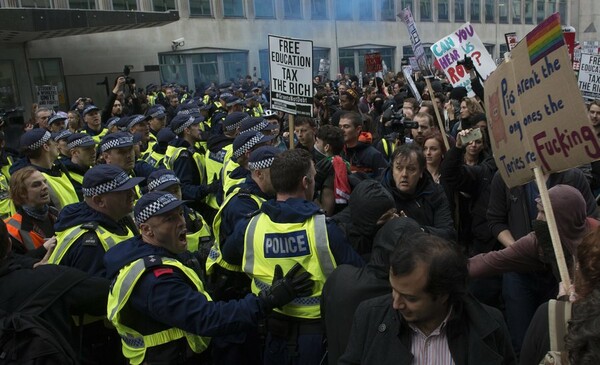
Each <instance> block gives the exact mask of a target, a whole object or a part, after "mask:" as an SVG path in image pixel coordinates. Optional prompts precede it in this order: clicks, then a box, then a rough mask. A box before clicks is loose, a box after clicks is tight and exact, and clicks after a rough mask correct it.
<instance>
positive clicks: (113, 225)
mask: <svg viewBox="0 0 600 365" xmlns="http://www.w3.org/2000/svg"><path fill="white" fill-rule="evenodd" d="M142 180H144V178H140V177H134V178H130V177H129V175H128V174H127V173H126V172H125V171H124V170H123V169H121V168H119V167H117V166H115V165H106V164H103V165H97V166H94V167H92V168H91V169H89V170H88V171H87V172H86V173H85V175H84V176H83V185H82V189H81V190H82V192H83V196H84V201H83V202H82V203H78V204H72V205H69V206H68V207H66V208H65V209H63V210H62V211H61V212H60V214H59V216H58V220H57V221H56V224H55V230H56V236H57V243H56V247H55V249H54V252H53V253H52V256H50V260H49V262H50V263H53V264H61V265H66V266H71V267H75V268H77V269H80V270H82V271H85V272H87V273H89V274H91V275H95V276H104V273H105V270H104V263H103V258H104V253H105V252H106V251H107V250H108V249H109V248H111V247H112V246H114V245H116V244H118V243H120V242H122V241H124V240H126V239H128V238H131V237H133V236H134V234H135V233H137V231H136V228H135V226H133V225H131V224H129V225H128V224H126V223H125V222H126V220H124V218H125V217H127V216H128V215H129V214H130V213H131V211H132V210H133V202H134V198H135V191H134V188H135V187H136V186H137V184H139V183H140V182H141V181H142Z"/></svg>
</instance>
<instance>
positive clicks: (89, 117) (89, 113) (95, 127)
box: [81, 104, 108, 143]
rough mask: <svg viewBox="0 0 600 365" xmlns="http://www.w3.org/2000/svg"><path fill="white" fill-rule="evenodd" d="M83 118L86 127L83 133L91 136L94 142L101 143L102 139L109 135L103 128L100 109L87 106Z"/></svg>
mask: <svg viewBox="0 0 600 365" xmlns="http://www.w3.org/2000/svg"><path fill="white" fill-rule="evenodd" d="M82 116H83V121H84V122H85V125H84V126H83V129H82V130H81V132H83V133H87V134H89V135H90V136H92V138H93V139H94V142H96V143H100V140H101V139H102V137H104V136H105V135H106V133H108V129H106V128H102V122H101V120H100V119H101V118H100V108H98V107H97V106H95V105H92V104H90V105H87V106H86V107H85V108H84V109H83V113H82Z"/></svg>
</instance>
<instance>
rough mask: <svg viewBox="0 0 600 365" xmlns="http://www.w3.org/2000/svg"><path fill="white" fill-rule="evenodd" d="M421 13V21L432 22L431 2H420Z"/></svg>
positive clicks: (423, 0)
mask: <svg viewBox="0 0 600 365" xmlns="http://www.w3.org/2000/svg"><path fill="white" fill-rule="evenodd" d="M419 11H420V13H421V21H422V22H427V21H431V20H432V18H431V0H420V1H419Z"/></svg>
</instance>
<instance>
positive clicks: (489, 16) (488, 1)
mask: <svg viewBox="0 0 600 365" xmlns="http://www.w3.org/2000/svg"><path fill="white" fill-rule="evenodd" d="M485 22H486V23H494V22H495V18H494V0H485Z"/></svg>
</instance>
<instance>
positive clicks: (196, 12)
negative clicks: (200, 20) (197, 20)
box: [190, 0, 212, 16]
mask: <svg viewBox="0 0 600 365" xmlns="http://www.w3.org/2000/svg"><path fill="white" fill-rule="evenodd" d="M190 15H193V16H212V11H211V9H210V0H190Z"/></svg>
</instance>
